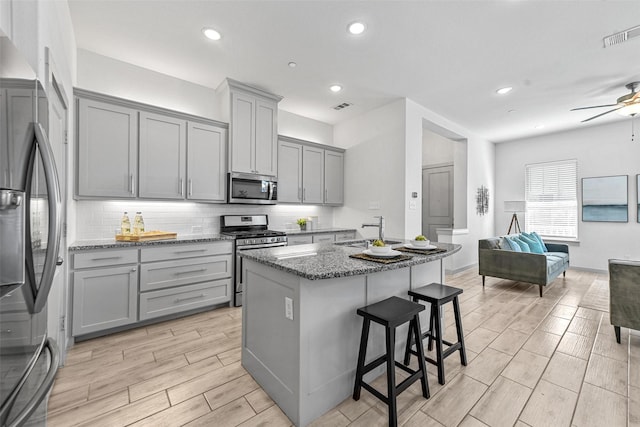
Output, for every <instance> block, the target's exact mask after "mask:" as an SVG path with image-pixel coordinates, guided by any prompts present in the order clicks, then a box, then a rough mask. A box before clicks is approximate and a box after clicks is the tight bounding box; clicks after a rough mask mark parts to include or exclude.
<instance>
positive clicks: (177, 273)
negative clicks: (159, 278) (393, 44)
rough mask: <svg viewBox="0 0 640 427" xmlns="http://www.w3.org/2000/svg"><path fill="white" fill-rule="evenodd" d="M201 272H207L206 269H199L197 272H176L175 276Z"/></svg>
mask: <svg viewBox="0 0 640 427" xmlns="http://www.w3.org/2000/svg"><path fill="white" fill-rule="evenodd" d="M203 271H207V269H206V268H199V269H197V270H188V271H178V272H176V276H178V275H180V274H191V273H202V272H203Z"/></svg>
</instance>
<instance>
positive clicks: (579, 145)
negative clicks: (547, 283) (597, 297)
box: [495, 119, 640, 271]
mask: <svg viewBox="0 0 640 427" xmlns="http://www.w3.org/2000/svg"><path fill="white" fill-rule="evenodd" d="M638 122H639V121H638V120H637V119H636V128H638ZM636 134H637V131H636ZM565 159H577V161H578V210H579V214H578V218H579V221H578V239H579V243H575V244H571V246H570V248H569V252H570V258H571V266H573V267H580V268H585V269H595V270H602V271H606V270H607V260H608V259H609V258H623V259H624V258H628V259H635V260H640V245H639V244H638V241H639V239H640V224H639V223H638V222H637V216H636V206H637V203H638V200H637V188H636V174H638V173H640V162H639V161H638V159H640V141H638V137H637V136H636V141H635V142H632V141H631V120H630V119H628V120H623V121H620V122H616V123H611V124H605V125H600V126H589V127H585V128H583V129H579V130H574V131H570V132H562V133H556V134H552V135H545V136H540V137H536V138H527V139H522V140H518V141H512V142H507V143H501V144H497V145H496V165H498V167H497V169H496V182H497V183H498V184H497V185H498V189H497V190H498V191H497V193H496V203H497V205H496V206H497V210H496V224H495V227H496V230H497V232H498V234H504V233H506V231H507V229H508V227H509V222H510V219H511V213H509V212H503V209H502V207H503V206H504V201H505V200H524V167H525V165H526V164H529V163H538V162H549V161H554V160H565ZM609 175H629V187H628V191H629V222H628V223H606V222H582V221H581V220H580V218H581V217H582V215H581V213H580V209H581V196H582V195H581V191H582V186H581V179H582V178H585V177H596V176H609ZM518 218H519V220H520V225H521V226H524V224H525V217H524V215H521V214H519V215H518Z"/></svg>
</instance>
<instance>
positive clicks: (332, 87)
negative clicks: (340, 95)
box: [329, 85, 342, 92]
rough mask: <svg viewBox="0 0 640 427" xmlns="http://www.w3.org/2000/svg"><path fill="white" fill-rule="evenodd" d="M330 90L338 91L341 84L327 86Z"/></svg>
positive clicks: (340, 88)
mask: <svg viewBox="0 0 640 427" xmlns="http://www.w3.org/2000/svg"><path fill="white" fill-rule="evenodd" d="M329 89H330V90H331V92H340V91H341V90H342V86H340V85H333V86H331V87H330V88H329Z"/></svg>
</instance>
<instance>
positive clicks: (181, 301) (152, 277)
mask: <svg viewBox="0 0 640 427" xmlns="http://www.w3.org/2000/svg"><path fill="white" fill-rule="evenodd" d="M232 250H233V246H232V244H231V242H214V243H203V244H190V245H169V246H166V247H158V248H142V249H141V253H140V260H141V264H140V320H147V319H153V318H155V317H160V316H166V315H169V314H175V313H180V312H183V311H187V310H193V309H196V308H201V307H206V306H211V305H215V304H222V303H227V302H230V301H231V295H232V290H231V272H232V271H233V265H232V262H233V257H232V255H231V253H232Z"/></svg>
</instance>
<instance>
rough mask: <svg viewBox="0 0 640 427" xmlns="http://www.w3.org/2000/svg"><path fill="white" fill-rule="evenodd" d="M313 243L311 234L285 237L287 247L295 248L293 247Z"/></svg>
mask: <svg viewBox="0 0 640 427" xmlns="http://www.w3.org/2000/svg"><path fill="white" fill-rule="evenodd" d="M310 243H313V236H312V235H311V234H306V235H300V236H291V235H289V236H287V245H288V246H295V245H307V244H310Z"/></svg>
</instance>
